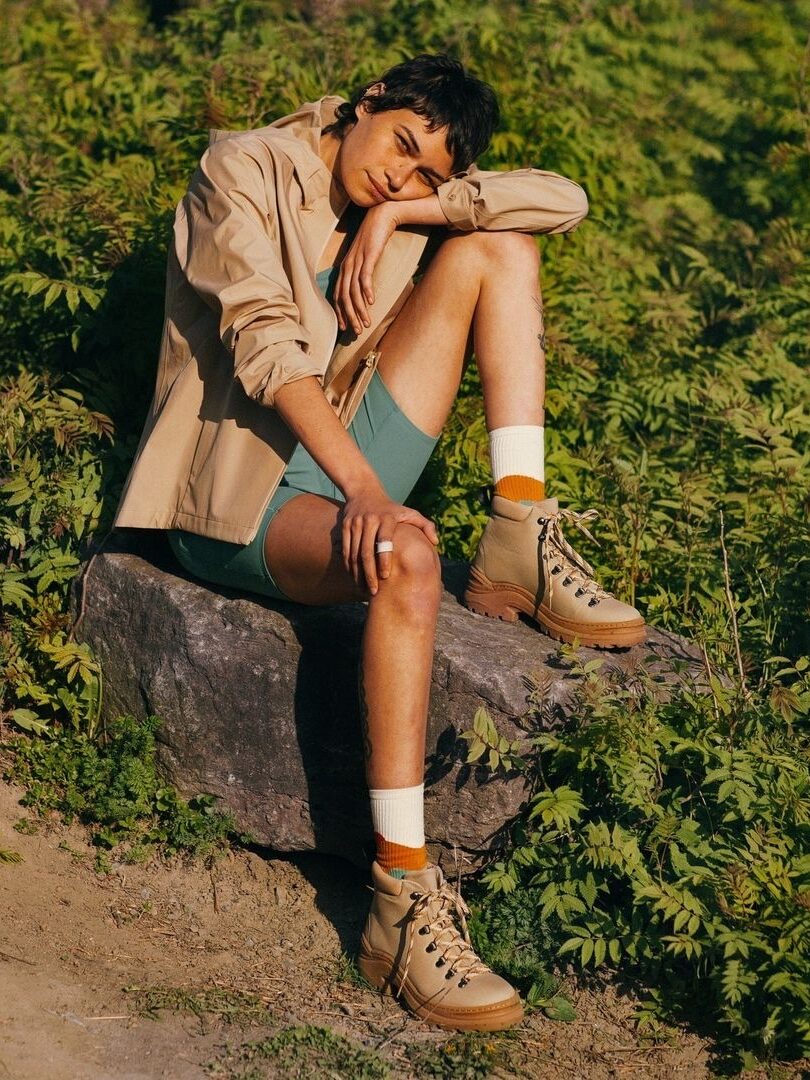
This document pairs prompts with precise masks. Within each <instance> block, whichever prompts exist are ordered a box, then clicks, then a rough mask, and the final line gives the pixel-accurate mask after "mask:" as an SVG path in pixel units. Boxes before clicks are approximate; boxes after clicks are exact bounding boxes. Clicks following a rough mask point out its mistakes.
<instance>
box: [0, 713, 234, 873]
mask: <svg viewBox="0 0 810 1080" xmlns="http://www.w3.org/2000/svg"><path fill="white" fill-rule="evenodd" d="M159 724H160V721H159V720H158V718H157V717H154V716H152V717H149V718H148V719H147V720H145V721H144V722H138V721H135V720H133V719H132V717H127V716H122V717H119V718H118V719H117V720H115V721H114V722H113V723H112V724H111V725H110V729H109V731H108V732H107V737H106V739H105V741H104V745H103V746H101V745H99V743H98V741H96V740H94V739H92V738H90V737H89V736H88V735H87V734H86V733H84V732H74V731H71V732H69V733H65V734H64V735H63V736H62V738H60V739H54V740H47V739H31V740H27V741H21V742H19V743H18V744H17V746H16V748H15V750H16V752H15V753H14V754H13V755H12V756H11V761H10V763H9V765H8V768H7V769H6V771H5V772H4V773H3V775H4V777H5V778H6V779H9V780H13V781H14V782H15V783H18V784H22V785H24V786H25V788H26V794H25V796H24V797H23V805H24V806H29V807H31V808H32V809H33V810H34V811H35V812H36V813H37V814H38V815H39V816H44V815H46V814H47V813H48V811H52V810H57V811H59V813H60V814H61V815H62V817H63V818H64V820H66V821H68V822H70V821H72V820H73V819H74V818H78V820H79V821H82V822H84V823H85V824H87V825H89V826H90V827H91V835H92V840H93V843H94V844H95V845H96V847H97V848H98V849H99V852H98V856H97V859H96V867H97V869H98V870H99V871H102V872H105V871H106V870H107V869H108V867H109V855H108V852H109V850H110V849H111V848H115V849H116V856H117V858H118V859H119V860H123V861H126V862H141V861H143V860H144V859H146V858H148V857H149V855H150V854H151V853H152V852H154V851H155V850H157V849H159V850H160V853H161V855H163V856H170V855H174V854H175V853H177V852H181V851H182V852H186V853H190V854H191V855H209V854H212V853H217V852H222V851H223V850H224V849H225V848H226V847H227V843H226V841H229V840H239V841H242V842H248V841H250V837H249V836H247V835H244V834H238V833H237V831H236V827H235V823H234V821H233V818H231V817H230V816H229V815H227V814H222V813H220V812H219V811H218V810H217V809H216V808H215V806H214V803H215V801H216V800H215V797H214V796H213V795H196V796H194V797H193V798H191V799H189V800H188V801H186V800H185V799H181V798H180V797H179V796H178V795H177V792H176V791H175V790H174V789H173V788H172V787H169V786H167V785H166V784H165V783H164V782H163V780H162V779H161V777H160V775H159V773H158V769H157V764H156V761H155V731H156V729H157V728H158V727H159Z"/></svg>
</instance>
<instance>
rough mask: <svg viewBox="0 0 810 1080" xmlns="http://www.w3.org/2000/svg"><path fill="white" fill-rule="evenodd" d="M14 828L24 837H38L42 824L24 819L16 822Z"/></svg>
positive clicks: (30, 819)
mask: <svg viewBox="0 0 810 1080" xmlns="http://www.w3.org/2000/svg"><path fill="white" fill-rule="evenodd" d="M13 827H14V831H15V832H18V833H21V834H22V835H23V836H36V835H37V833H38V832H39V828H40V824H39V822H38V821H36V820H35V819H34V818H27V817H23V818H20V820H19V821H15V822H14V826H13Z"/></svg>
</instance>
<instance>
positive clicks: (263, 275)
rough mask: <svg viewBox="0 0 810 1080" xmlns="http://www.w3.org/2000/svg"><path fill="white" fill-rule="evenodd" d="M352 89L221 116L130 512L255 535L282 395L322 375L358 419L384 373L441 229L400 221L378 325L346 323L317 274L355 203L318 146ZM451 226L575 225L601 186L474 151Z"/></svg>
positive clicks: (174, 299) (178, 282) (196, 188)
mask: <svg viewBox="0 0 810 1080" xmlns="http://www.w3.org/2000/svg"><path fill="white" fill-rule="evenodd" d="M342 100H343V99H342V98H338V97H325V98H321V99H320V100H319V101H316V102H313V103H311V104H307V105H304V106H303V107H302V108H301V109H299V111H298V112H296V113H295V114H293V115H292V116H287V117H284V118H283V119H281V120H277V121H276V122H275V123H273V124H270V125H269V126H267V127H263V128H258V129H256V130H253V131H242V132H228V131H212V132H211V134H210V145H209V148H208V150H206V152H205V153H204V154H203V156H202V158H201V160H200V164H199V167H198V168H197V171H196V172H195V174H194V176H193V177H192V180H191V183H190V184H189V188H188V191H187V192H186V194H185V196H184V197H183V198H182V199H181V201H180V203H179V204H178V206H177V212H176V215H175V221H174V238H173V243H172V244H171V246H170V249H169V255H168V267H167V279H166V309H165V322H164V327H163V338H162V341H161V346H160V357H159V361H158V370H157V385H156V387H155V393H154V397H153V399H152V403H151V406H150V409H149V414H148V416H147V419H146V424H145V427H144V430H143V434H142V436H141V440H140V443H139V445H138V449H137V452H136V455H135V460H134V462H133V464H132V468H131V470H130V473H129V476H128V477H127V481H126V484H125V486H124V490H123V493H122V496H121V501H120V504H119V507H118V511H117V514H116V517H115V521H114V524H115V525H116V526H127V527H128V526H134V527H139V528H147V529H150V528H151V529H173V528H181V529H187V530H189V531H190V532H194V533H200V534H202V535H203V536H210V537H213V538H215V539H219V540H227V541H230V542H232V543H238V544H247V543H249V542H250V541H251V540H252V539H253V538H254V536H255V535H256V532H257V530H258V526H259V522H260V520H261V517H262V514H263V512H264V509H265V507H266V506H267V504H268V502H269V501H270V499H271V498H272V496H273V494H274V492H275V490H276V488H277V486H278V483H279V480H280V479H281V476H282V474H283V472H284V468H285V466H286V463H287V461H288V460H289V458H290V455H291V454H292V451H293V450H294V448H295V445H296V440H295V438H294V436H293V435H292V433H291V432H290V430H289V428H288V427H287V426H286V424H285V423H284V422H283V420H282V419H281V417H280V416H279V415H278V413H277V412H276V411H275V409H274V408H273V400H274V397H275V394H276V392H277V390H278V388H279V387H280V386H282V385H283V384H284V383H286V382H289V381H292V380H294V379H301V378H304V377H306V376H309V375H315V376H317V377H318V378H319V379H320V380H321V384H322V386H323V387H324V391H325V393H326V396H327V398H328V400H329V401H330V403H331V404H332V406H333V407H334V409H335V410H336V411H337V413H338V415H339V416H340V418H341V421H342V422H343V424H344V425H345V426H348V424H349V423H350V421H351V419H352V417H353V415H354V413H355V411H356V409H357V407H358V405H359V404H360V401H361V399H362V396H363V394H364V393H365V390H366V387H367V385H368V383H369V381H370V379H371V375H372V374H373V367H374V363H375V359H376V353H375V352H374V347H375V345H376V344H377V342H379V340H380V338H381V337H382V335H383V334H384V333H385V331H386V329H387V328H388V326H389V325H390V323H391V322H392V320H393V319H394V317H395V316H396V314H397V312H398V311H399V309H400V308H401V306H402V304H403V303H404V301H405V299H406V297H407V295H408V293H409V292H410V290H411V289H412V287H413V285H412V280H411V279H412V277H413V275H414V272H415V271H416V269H417V265H418V263H419V260H420V257H421V256H422V255H423V253H424V251H425V245H426V243H427V240H428V237H429V235H430V229H428V228H422V227H419V228H403V229H398V230H397V231H396V232H395V233H394V234H393V235H392V237H391V238H390V240H389V242H388V244H387V245H386V248H385V251H384V252H383V255H382V257H381V259H380V261H379V263H378V265H377V268H376V270H375V274H374V286H375V304H374V306H373V307H372V308H371V310H370V316H371V326H370V327H368V328H367V329H364V330H363V332H362V333H361V335H360V336H359V337H355V336H354V334H353V333H352V332H350V331H349V332H346V333H343V334H341V335H340V338H338V326H337V319H336V316H335V313H334V311H333V309H332V307H331V306H330V305H329V304H328V303H327V302H326V300H324V298H323V296H322V295H321V293H320V291H319V289H318V287H317V284H316V282H315V272H316V269H317V266H318V261H319V259H320V256H321V253H322V252H323V250H324V249H325V247H326V244H327V241H328V240H329V237H330V236H331V234H332V232H333V230H334V228H335V226H336V225H337V222H338V218H339V216H340V213H341V212H342V210H343V207H334V206H332V205H331V203H330V198H329V189H330V182H331V174H330V172H329V170H328V169H327V168H326V166H325V165H324V164H323V162H322V161H321V159H320V157H319V156H318V149H319V140H320V136H321V129H322V127H325V126H326V125H327V124H329V123H330V122H331V121H332V120H333V119H334V115H335V110H336V108H337V106H338V105H339V104H340V103H341V101H342ZM438 195H439V201H440V205H441V207H442V210H443V211H444V213H445V215H446V217H447V221H448V225H449V227H450V228H451V229H458V230H466V231H470V230H473V229H500V230H503V229H514V230H517V231H520V232H527V233H560V232H568V231H569V230H571V229H573V228H574V227H575V226H576V225H577V224H578V223H579V222H580V221H581V220H582V218H583V217H584V216H585V214H586V213H587V210H588V203H587V199H586V197H585V193H584V192H583V191H582V189H581V188H580V187H579V186H578V185H577V184H575V183H573V182H572V181H571V180H566V179H565V178H564V177H562V176H557V175H556V174H555V173H549V172H543V171H541V170H539V169H519V170H517V171H515V172H502V173H497V172H496V173H492V172H482V171H480V170H478V169H476V168H475V167H474V166H473V167H472V168H471V169H470V170H469V171H468V172H467V173H466V174H464V176H462V177H461V178H455V179H452V180H448V181H446V182H445V183H444V184H442V185H441V186H440V187H439V189H438Z"/></svg>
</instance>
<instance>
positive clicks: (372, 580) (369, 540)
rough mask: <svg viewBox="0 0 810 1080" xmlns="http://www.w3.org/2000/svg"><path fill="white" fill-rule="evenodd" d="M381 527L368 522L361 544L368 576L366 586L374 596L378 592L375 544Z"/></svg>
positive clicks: (365, 572) (365, 570)
mask: <svg viewBox="0 0 810 1080" xmlns="http://www.w3.org/2000/svg"><path fill="white" fill-rule="evenodd" d="M378 528H379V525H378V523H377V522H373V523H372V522H367V523H366V528H365V529H364V531H363V542H362V544H361V549H360V550H361V558H362V560H363V573H364V574H365V576H366V585H368V590H369V592H370V593H371V595H372V596H374V595H375V594H376V592H377V588H378V582H377V557H376V555H375V554H374V544H375V543H376V540H377V530H378Z"/></svg>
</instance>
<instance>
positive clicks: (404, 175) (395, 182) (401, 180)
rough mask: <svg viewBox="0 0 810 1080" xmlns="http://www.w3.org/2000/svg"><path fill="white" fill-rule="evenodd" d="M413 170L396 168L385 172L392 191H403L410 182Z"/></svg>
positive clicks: (401, 167)
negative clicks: (409, 177)
mask: <svg viewBox="0 0 810 1080" xmlns="http://www.w3.org/2000/svg"><path fill="white" fill-rule="evenodd" d="M412 171H413V170H412V169H408V168H405V167H403V166H396V167H392V168H388V169H386V170H385V181H386V183H387V184H388V188H389V190H390V191H401V190H402V188H404V187H405V185H406V183H407V182H408V176H409V174H410V173H411V172H412Z"/></svg>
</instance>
